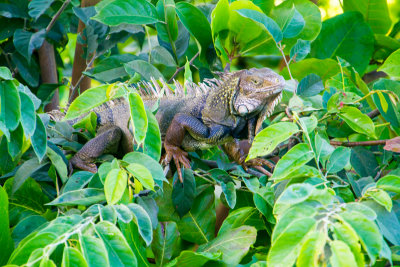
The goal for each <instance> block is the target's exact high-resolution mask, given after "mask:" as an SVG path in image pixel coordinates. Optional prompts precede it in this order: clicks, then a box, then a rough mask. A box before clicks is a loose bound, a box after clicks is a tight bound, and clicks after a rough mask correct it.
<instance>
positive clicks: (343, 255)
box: [329, 240, 357, 267]
mask: <svg viewBox="0 0 400 267" xmlns="http://www.w3.org/2000/svg"><path fill="white" fill-rule="evenodd" d="M329 245H330V247H331V251H332V256H331V257H330V258H329V261H330V263H331V264H332V267H351V266H357V263H356V260H355V259H354V256H353V254H352V252H351V250H350V248H349V246H347V244H346V243H345V242H343V241H340V240H333V241H332V242H330V243H329Z"/></svg>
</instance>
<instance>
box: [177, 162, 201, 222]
mask: <svg viewBox="0 0 400 267" xmlns="http://www.w3.org/2000/svg"><path fill="white" fill-rule="evenodd" d="M182 175H183V183H181V182H176V183H174V186H173V189H172V202H173V203H174V206H175V209H176V211H177V212H178V214H179V216H180V217H183V216H184V215H185V214H186V213H188V212H189V210H190V209H191V207H192V204H193V201H194V198H195V197H196V181H195V179H194V176H193V173H192V171H191V170H188V169H184V170H183V171H182ZM176 176H177V173H176V174H175V178H176Z"/></svg>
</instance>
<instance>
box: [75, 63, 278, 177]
mask: <svg viewBox="0 0 400 267" xmlns="http://www.w3.org/2000/svg"><path fill="white" fill-rule="evenodd" d="M284 84H285V80H284V79H283V77H282V76H280V75H278V74H277V73H275V72H274V71H272V70H271V69H268V68H262V69H255V68H253V69H249V70H240V71H236V72H232V73H228V74H224V75H223V76H222V78H221V80H219V81H214V83H212V84H211V86H207V88H208V90H206V92H204V93H202V94H200V95H188V96H185V97H165V98H161V99H160V103H159V109H158V111H157V114H156V118H157V121H158V122H159V125H160V131H161V135H162V139H163V142H164V148H165V153H166V154H165V163H166V164H168V163H169V162H170V161H171V160H174V162H175V164H176V167H177V169H178V174H181V172H180V165H181V164H182V165H183V166H185V167H186V168H190V164H189V160H188V158H187V151H193V150H196V149H208V148H210V147H213V146H215V145H223V148H224V151H225V152H226V153H227V154H228V156H229V157H230V158H231V159H233V160H235V161H237V162H239V163H241V164H243V162H244V158H245V156H246V155H245V153H244V152H243V151H242V149H241V148H240V147H239V144H238V142H237V140H238V139H246V138H247V139H249V140H250V141H252V139H253V138H254V136H255V134H256V132H257V131H258V130H259V129H260V127H261V123H262V121H263V120H264V119H265V117H266V116H267V115H270V114H271V113H272V111H273V109H274V107H275V106H276V104H277V103H278V102H279V100H280V98H281V91H282V89H283V87H284ZM197 88H200V87H197ZM203 88H204V86H203ZM143 102H144V104H145V105H147V106H151V105H152V104H153V103H154V99H146V97H143ZM93 111H94V112H95V113H96V115H97V118H98V132H97V136H96V137H95V138H93V139H92V140H90V141H89V142H87V143H86V144H85V145H84V146H83V147H82V149H81V150H79V151H78V152H77V153H76V154H75V156H74V157H73V158H72V159H71V163H72V165H73V166H74V167H77V168H80V169H84V170H88V171H91V172H95V171H96V170H97V168H96V165H95V163H94V160H95V159H96V158H97V157H99V156H100V155H102V154H104V153H115V152H117V150H118V149H119V148H121V149H122V150H123V151H124V152H129V151H132V149H133V143H132V142H133V136H132V130H131V129H129V125H130V123H129V121H130V109H129V104H128V102H127V101H126V100H125V99H124V98H120V99H116V100H112V101H109V102H107V103H105V104H103V105H101V106H99V107H97V108H95V109H93ZM262 163H263V161H261V162H260V161H253V162H250V163H248V165H255V166H257V165H258V166H259V165H261V164H262ZM179 178H180V179H181V180H182V177H181V176H179Z"/></svg>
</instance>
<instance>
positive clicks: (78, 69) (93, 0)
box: [70, 0, 101, 101]
mask: <svg viewBox="0 0 400 267" xmlns="http://www.w3.org/2000/svg"><path fill="white" fill-rule="evenodd" d="M100 1H101V0H82V2H81V7H89V6H94V5H96V4H97V3H98V2H100ZM84 29H85V24H84V23H83V22H82V21H81V20H79V25H78V34H79V33H81V32H83V30H84ZM83 47H84V45H82V44H80V43H78V42H77V43H76V46H75V56H74V63H73V66H72V79H71V84H72V87H71V88H74V87H75V85H76V84H77V82H78V81H79V79H80V77H81V75H82V72H83V71H85V69H86V68H87V62H86V59H85V58H83ZM90 85H91V80H90V78H89V77H87V76H85V77H84V78H83V79H82V81H81V82H80V84H79V89H80V90H75V92H74V95H73V96H72V97H70V99H71V101H72V100H74V99H75V98H76V97H77V96H78V95H79V92H80V93H82V92H84V91H85V90H87V89H89V88H90ZM70 94H72V91H70Z"/></svg>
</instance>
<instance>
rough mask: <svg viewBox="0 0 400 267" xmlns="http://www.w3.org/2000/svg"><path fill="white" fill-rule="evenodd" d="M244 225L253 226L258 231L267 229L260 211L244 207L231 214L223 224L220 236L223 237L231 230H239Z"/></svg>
mask: <svg viewBox="0 0 400 267" xmlns="http://www.w3.org/2000/svg"><path fill="white" fill-rule="evenodd" d="M242 225H249V226H253V227H255V228H256V229H257V230H262V229H265V225H264V221H263V219H262V218H261V216H260V213H259V212H258V210H257V209H256V208H253V207H243V208H239V209H236V210H233V211H231V212H230V213H229V215H228V217H227V218H226V219H225V220H224V222H223V223H222V225H221V228H220V229H219V232H218V235H222V234H223V233H225V232H227V231H229V230H230V229H234V228H238V227H240V226H242Z"/></svg>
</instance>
